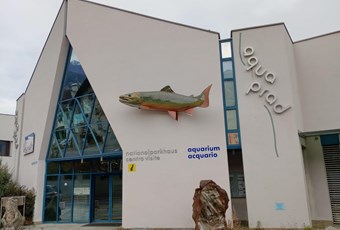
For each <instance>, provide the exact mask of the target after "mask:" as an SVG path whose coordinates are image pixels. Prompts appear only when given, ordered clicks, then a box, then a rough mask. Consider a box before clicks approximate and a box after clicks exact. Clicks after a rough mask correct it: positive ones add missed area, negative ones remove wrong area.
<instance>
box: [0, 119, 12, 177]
mask: <svg viewBox="0 0 340 230" xmlns="http://www.w3.org/2000/svg"><path fill="white" fill-rule="evenodd" d="M14 121H15V116H14V115H9V114H0V140H1V141H10V156H8V157H7V156H4V157H0V160H1V162H2V164H6V165H7V166H8V169H9V170H10V171H13V170H14V157H13V156H14V149H15V146H14V144H13V131H14Z"/></svg>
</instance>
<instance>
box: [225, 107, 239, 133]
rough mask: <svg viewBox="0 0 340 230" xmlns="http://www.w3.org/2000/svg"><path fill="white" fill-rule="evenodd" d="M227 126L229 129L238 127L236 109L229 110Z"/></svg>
mask: <svg viewBox="0 0 340 230" xmlns="http://www.w3.org/2000/svg"><path fill="white" fill-rule="evenodd" d="M227 126H228V130H235V129H237V117H236V110H234V109H233V110H227Z"/></svg>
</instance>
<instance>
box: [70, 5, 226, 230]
mask: <svg viewBox="0 0 340 230" xmlns="http://www.w3.org/2000/svg"><path fill="white" fill-rule="evenodd" d="M67 36H68V38H69V40H70V43H71V44H72V46H73V48H74V51H75V53H76V55H77V57H78V58H79V60H80V63H81V64H82V67H83V68H84V71H85V73H86V75H87V77H88V79H89V82H90V84H91V85H92V87H93V89H94V91H95V93H96V95H97V97H98V99H99V101H100V103H101V106H102V108H103V110H104V112H105V115H106V116H107V118H108V119H109V121H110V124H111V125H112V127H113V130H114V131H115V134H116V136H117V138H118V140H119V143H120V145H121V146H122V149H123V151H124V153H123V161H124V165H123V171H124V172H123V227H127V228H130V227H148V228H157V227H162V228H166V227H169V228H183V227H193V226H194V222H193V220H192V218H191V216H192V198H193V195H194V190H195V188H197V187H198V186H199V182H200V180H202V179H212V180H214V181H215V182H216V183H218V184H219V185H220V186H221V187H223V188H224V189H226V190H227V192H228V193H229V184H228V181H229V180H228V164H227V153H226V141H225V140H226V139H225V128H224V127H225V126H224V112H223V101H222V98H223V97H222V90H221V87H222V86H221V78H220V63H219V37H218V34H216V33H211V32H207V31H202V30H197V29H193V28H189V27H185V26H179V25H177V24H173V23H168V22H164V21H161V20H154V19H151V18H148V17H144V16H140V15H137V14H131V13H126V12H122V11H119V10H116V9H112V8H106V7H102V6H99V5H94V4H89V3H86V2H81V1H69V8H68V24H67ZM210 84H213V86H212V89H211V93H210V106H209V107H208V108H205V109H203V108H197V109H195V111H194V114H193V116H192V117H190V116H187V115H185V114H180V116H179V120H178V121H175V120H173V119H172V118H171V117H170V116H169V115H168V114H167V113H165V112H155V111H141V110H138V109H136V108H131V107H128V106H126V105H123V104H121V103H120V102H119V101H118V98H119V95H122V94H125V93H129V92H133V91H158V90H160V89H161V88H163V87H164V86H166V85H170V86H171V87H172V88H173V90H174V91H175V92H178V93H180V94H184V95H191V94H194V95H198V94H200V93H201V92H202V91H203V89H204V88H205V87H207V86H208V85H210ZM207 145H209V146H218V147H219V148H220V151H217V152H218V157H217V158H207V159H201V160H193V159H192V160H190V159H188V154H189V153H188V148H191V147H206V146H207ZM159 149H176V150H177V152H178V153H177V154H163V155H161V156H160V160H159V161H147V160H145V161H143V162H141V161H134V162H133V163H136V167H137V170H136V172H134V173H131V172H128V164H129V162H127V161H126V159H127V158H128V156H127V155H126V154H127V152H133V151H145V150H146V151H147V150H159ZM229 194H230V193H229ZM228 217H229V218H230V217H231V211H230V209H229V211H228Z"/></svg>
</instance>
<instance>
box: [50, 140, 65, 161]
mask: <svg viewBox="0 0 340 230" xmlns="http://www.w3.org/2000/svg"><path fill="white" fill-rule="evenodd" d="M61 152H62V149H61V147H60V146H59V144H58V142H57V139H56V137H55V135H53V136H52V143H51V146H50V152H49V154H48V158H61V157H62V155H61Z"/></svg>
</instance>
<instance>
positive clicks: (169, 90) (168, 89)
mask: <svg viewBox="0 0 340 230" xmlns="http://www.w3.org/2000/svg"><path fill="white" fill-rule="evenodd" d="M161 91H163V92H168V93H174V91H173V90H172V89H171V87H170V86H169V85H167V86H164V87H163V88H162V89H161Z"/></svg>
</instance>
